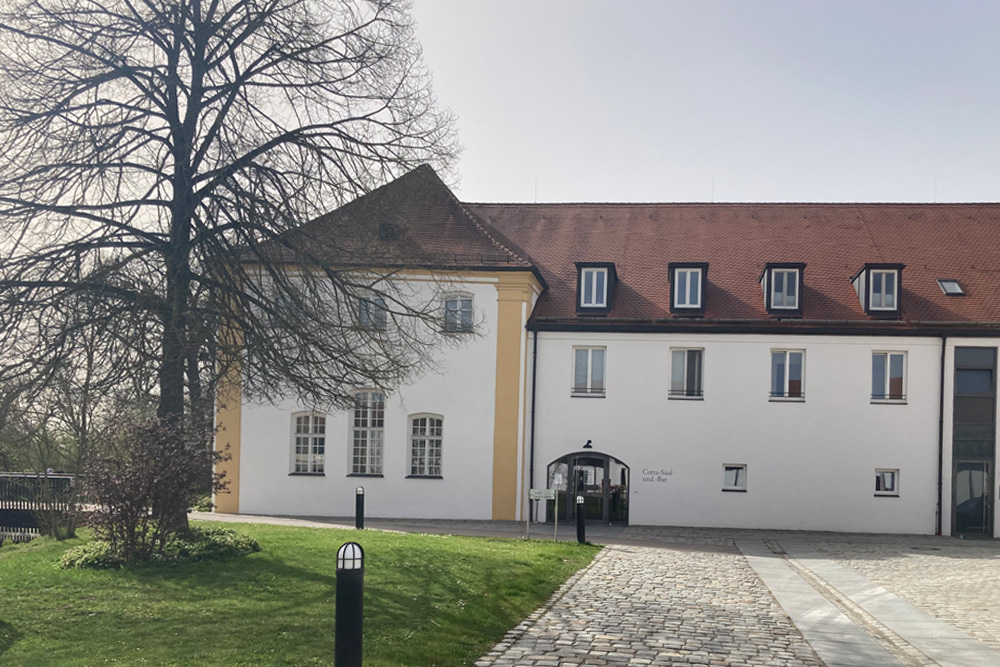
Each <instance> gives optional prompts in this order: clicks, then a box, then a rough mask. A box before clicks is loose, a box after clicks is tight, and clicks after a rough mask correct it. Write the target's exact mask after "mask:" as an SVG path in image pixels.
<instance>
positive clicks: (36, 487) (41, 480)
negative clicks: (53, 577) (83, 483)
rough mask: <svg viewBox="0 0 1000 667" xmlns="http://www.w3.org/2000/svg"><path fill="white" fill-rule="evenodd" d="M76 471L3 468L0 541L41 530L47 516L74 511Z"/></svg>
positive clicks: (20, 538) (0, 474) (26, 536)
mask: <svg viewBox="0 0 1000 667" xmlns="http://www.w3.org/2000/svg"><path fill="white" fill-rule="evenodd" d="M73 481H74V480H73V475H61V474H45V473H18V472H0V545H3V543H4V542H27V541H28V540H30V539H32V538H33V537H37V536H38V535H40V534H41V532H42V528H43V522H44V520H45V517H53V516H57V515H60V514H65V513H66V512H69V511H72V509H73V504H74V498H73V496H74V489H73Z"/></svg>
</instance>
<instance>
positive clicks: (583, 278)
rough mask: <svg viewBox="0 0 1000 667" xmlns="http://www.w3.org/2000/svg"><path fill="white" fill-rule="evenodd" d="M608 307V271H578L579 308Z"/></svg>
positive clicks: (593, 268)
mask: <svg viewBox="0 0 1000 667" xmlns="http://www.w3.org/2000/svg"><path fill="white" fill-rule="evenodd" d="M607 305H608V269H607V268H605V267H589V268H582V269H580V307H581V308H606V307H607Z"/></svg>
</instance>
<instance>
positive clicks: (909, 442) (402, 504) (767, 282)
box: [217, 167, 1000, 536]
mask: <svg viewBox="0 0 1000 667" xmlns="http://www.w3.org/2000/svg"><path fill="white" fill-rule="evenodd" d="M385 200H391V201H393V202H394V204H395V206H396V207H395V208H394V209H393V210H394V211H395V213H394V215H393V217H394V219H393V220H392V221H391V223H392V224H393V225H396V226H397V227H398V228H399V229H402V230H405V231H406V241H407V242H408V243H411V244H412V245H413V247H414V248H416V249H418V250H419V251H420V253H419V256H421V257H423V258H425V260H424V261H422V262H419V263H416V262H414V263H413V264H412V265H407V266H405V267H401V266H399V265H398V264H394V265H392V268H394V269H395V270H402V271H404V272H405V275H407V276H409V277H410V278H411V279H412V280H414V281H420V280H426V279H427V277H428V276H433V277H435V278H436V279H437V280H439V281H444V282H445V284H446V286H447V288H446V289H445V290H444V291H443V293H442V297H441V298H442V300H443V301H445V303H443V304H442V307H443V308H445V311H446V312H447V313H448V317H447V322H448V323H447V325H446V328H448V329H450V331H449V333H450V334H453V335H455V336H456V337H458V338H460V339H463V338H464V339H465V340H464V344H462V345H458V346H447V347H444V348H442V349H441V350H440V351H439V369H440V371H439V372H437V373H428V374H425V375H423V376H421V377H420V378H419V379H418V380H416V381H415V382H414V383H413V384H412V385H409V386H403V387H399V388H398V389H397V390H395V391H393V392H391V393H390V394H389V395H387V396H382V395H381V394H375V393H374V392H372V391H370V390H366V388H364V387H359V388H358V403H357V407H356V408H355V409H354V410H353V411H348V412H342V411H332V410H322V409H320V410H317V409H316V408H315V407H306V406H301V405H297V404H296V403H295V402H294V401H293V400H288V401H284V402H281V403H280V404H278V405H269V404H268V405H255V404H250V403H245V402H243V403H242V405H238V406H237V404H239V403H241V402H240V401H230V402H229V407H227V408H226V409H224V410H220V416H219V418H220V425H221V426H222V427H223V429H224V430H222V431H221V434H220V438H219V440H220V444H223V443H225V444H229V445H230V447H231V451H232V452H233V453H234V458H233V460H232V461H231V462H229V463H228V464H225V465H226V466H227V474H228V477H229V479H230V480H231V488H230V493H228V494H220V495H219V497H218V498H217V503H218V506H219V509H220V511H232V512H237V511H238V512H244V513H275V514H290V515H327V516H348V515H350V514H352V512H353V507H354V504H353V503H354V492H355V487H356V486H358V485H362V486H364V487H365V489H366V491H367V503H368V504H367V509H368V514H369V515H370V516H384V517H423V518H474V519H489V518H493V519H520V520H523V519H524V518H525V517H526V515H527V513H528V512H529V511H533V512H534V516H535V517H536V518H537V519H539V520H546V519H548V520H551V518H552V516H553V514H554V510H555V506H556V503H554V502H552V501H549V502H548V503H546V505H545V506H541V503H539V505H540V506H538V507H531V504H530V503H529V502H528V501H527V495H528V494H527V491H528V489H529V488H539V487H550V488H551V487H553V486H558V487H559V488H560V491H561V493H560V495H559V503H558V506H559V509H560V513H561V516H563V517H569V516H572V515H573V512H574V511H575V506H574V504H573V503H572V499H574V498H575V497H576V496H578V495H582V496H584V498H585V508H586V512H587V516H588V518H590V519H593V520H599V521H606V522H628V523H632V524H644V525H682V526H725V527H748V528H781V529H810V530H837V531H862V532H905V533H934V532H941V533H943V534H963V535H982V536H997V535H1000V526H998V525H997V521H998V517H997V512H996V511H995V507H996V505H995V498H996V495H997V482H996V477H995V474H994V472H995V467H996V458H995V441H996V423H997V401H996V386H997V382H996V374H997V373H996V370H997V348H998V346H1000V289H998V288H1000V205H971V204H969V205H942V204H934V205H929V204H928V205H920V204H899V205H897V204H857V205H855V204H648V205H647V204H468V203H464V204H463V203H460V202H458V201H457V200H456V199H455V198H454V196H453V195H452V194H451V192H450V191H448V189H447V188H446V186H445V185H444V184H443V183H442V182H441V181H440V180H439V179H438V178H437V176H436V175H435V174H434V173H433V171H432V170H430V169H429V168H428V167H421V168H419V169H417V170H415V171H414V172H411V173H410V174H408V175H406V176H404V177H402V178H401V179H399V180H397V181H395V182H393V183H391V184H389V185H387V186H385V187H383V188H381V189H379V190H377V191H375V192H373V193H371V194H370V195H368V196H366V197H364V198H362V199H361V200H359V201H358V202H356V203H355V204H354V205H353V209H352V214H353V215H355V216H357V215H358V212H359V210H361V211H362V212H363V211H364V210H378V211H379V212H380V218H379V219H377V220H375V219H373V221H372V224H384V223H385V219H384V215H385V210H386V209H385V207H380V206H378V204H379V202H382V201H385ZM366 207H368V208H367V209H366ZM334 215H336V214H334ZM373 268H380V267H373ZM381 268H384V267H381ZM472 319H474V320H475V321H476V323H477V331H478V333H477V335H471V334H466V333H464V330H465V328H466V326H467V324H468V323H469V322H470V321H471V320H472ZM317 448H318V449H317ZM317 451H319V452H321V453H320V454H318V455H317V454H316V452H317ZM529 508H530V509H529Z"/></svg>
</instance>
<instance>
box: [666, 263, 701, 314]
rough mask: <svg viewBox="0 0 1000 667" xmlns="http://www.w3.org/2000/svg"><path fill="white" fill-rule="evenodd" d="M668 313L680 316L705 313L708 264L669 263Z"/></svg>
mask: <svg viewBox="0 0 1000 667" xmlns="http://www.w3.org/2000/svg"><path fill="white" fill-rule="evenodd" d="M668 268H669V270H670V311H671V312H673V313H678V314H682V315H700V314H702V313H704V312H705V280H706V277H707V275H708V264H704V263H699V264H682V263H671V264H669V265H668Z"/></svg>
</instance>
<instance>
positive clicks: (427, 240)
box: [296, 166, 1000, 335]
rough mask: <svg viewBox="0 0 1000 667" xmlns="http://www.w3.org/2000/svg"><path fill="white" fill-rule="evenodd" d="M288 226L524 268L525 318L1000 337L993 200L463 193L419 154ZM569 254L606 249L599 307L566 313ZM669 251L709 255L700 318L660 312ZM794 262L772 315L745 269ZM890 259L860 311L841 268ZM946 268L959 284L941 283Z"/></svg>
mask: <svg viewBox="0 0 1000 667" xmlns="http://www.w3.org/2000/svg"><path fill="white" fill-rule="evenodd" d="M296 234H298V235H300V236H299V237H296V238H299V241H301V240H302V239H305V240H306V241H307V242H308V243H310V244H314V245H315V246H316V247H317V248H319V249H320V250H319V252H322V253H330V254H331V255H333V254H335V256H339V257H341V258H343V257H350V258H351V259H350V260H349V261H348V262H345V263H353V264H365V263H368V264H372V263H375V264H382V265H385V264H390V265H414V264H416V265H421V266H438V267H449V268H473V269H474V268H483V269H496V268H497V267H501V268H505V269H522V270H532V271H535V272H536V273H537V274H538V275H540V276H541V277H542V278H543V279H544V281H545V282H546V283H547V285H546V290H545V292H544V293H543V295H542V297H541V298H540V300H539V302H538V304H537V306H536V307H535V310H534V313H533V315H532V326H539V327H543V328H544V327H548V328H558V327H560V326H565V327H570V328H572V327H581V326H586V327H589V328H604V327H625V328H628V327H634V328H637V329H640V330H642V329H643V328H644V327H645V328H650V329H653V330H656V329H670V328H678V327H687V326H711V327H715V328H719V327H723V326H729V327H736V328H737V329H739V328H740V327H743V329H740V330H744V329H748V330H752V329H754V328H755V327H756V328H758V329H759V328H765V329H768V330H771V329H774V328H782V329H794V330H800V329H803V328H816V327H819V328H825V329H831V328H838V327H839V328H844V329H846V330H856V329H859V328H860V329H868V328H869V327H875V328H878V329H879V330H882V331H887V330H893V329H900V330H909V329H913V328H918V327H920V328H923V327H930V328H937V329H943V328H947V327H949V326H953V325H954V326H957V327H958V328H959V329H960V330H963V331H966V330H973V329H981V330H989V331H992V332H993V333H994V334H995V335H1000V328H998V327H1000V204H482V203H477V204H469V203H466V204H463V203H460V202H459V201H458V200H457V199H456V198H455V196H454V195H453V194H452V193H451V191H450V190H449V189H448V188H447V186H445V184H444V183H443V182H442V181H441V180H440V179H439V178H438V177H437V175H436V174H435V173H434V171H433V170H432V169H431V168H430V167H427V166H423V167H419V168H417V169H416V170H414V171H412V172H410V173H409V174H407V175H405V176H403V177H402V178H400V179H397V180H396V181H393V182H392V183H390V184H388V185H386V186H383V187H382V188H379V189H378V190H375V191H373V192H372V193H370V194H368V195H366V196H365V197H362V198H360V199H358V200H356V201H355V202H352V203H350V204H348V205H346V206H343V207H341V208H340V209H338V210H336V211H334V212H333V213H330V214H328V215H326V216H323V217H321V218H319V219H317V220H315V221H313V222H311V223H309V224H307V225H304V226H303V227H302V228H300V229H299V230H296ZM576 262H614V264H615V267H616V269H617V273H618V278H619V283H618V286H617V293H616V297H615V301H614V303H613V304H612V308H611V311H610V312H609V313H608V314H607V315H606V316H605V317H599V318H595V317H587V316H579V315H578V314H577V312H576V280H577V275H576V267H575V263H576ZM671 262H707V263H708V265H709V266H708V273H707V284H706V286H705V290H704V298H705V304H706V310H705V314H704V316H703V317H700V318H695V319H692V318H691V317H690V316H684V315H679V314H671V312H670V303H669V300H670V289H669V272H668V269H667V265H668V264H669V263H671ZM769 262H803V263H805V264H806V267H805V270H804V276H803V286H802V303H803V312H802V316H801V318H799V319H797V320H796V321H794V322H789V321H782V322H777V318H776V317H775V316H772V315H769V314H768V313H767V312H766V311H765V309H764V298H763V295H762V291H761V287H760V285H759V283H758V278H759V276H760V274H761V270H762V269H763V267H764V265H765V264H767V263H769ZM869 263H898V264H904V265H905V267H906V268H904V269H903V271H902V276H901V283H902V294H901V304H902V317H901V319H900V320H899V321H896V322H886V321H885V320H884V319H883V320H879V319H876V318H873V317H870V316H868V315H866V314H865V312H864V310H863V309H862V307H861V304H860V303H859V301H858V297H857V294H856V293H855V291H854V287H853V285H852V284H851V278H852V276H854V275H855V274H856V273H857V272H858V270H859V269H861V268H862V267H863V266H864V265H865V264H869ZM939 278H956V279H958V280H959V281H960V282H961V284H962V287H963V288H964V289H965V293H966V295H965V296H961V297H954V296H952V297H949V296H945V295H944V294H943V293H942V291H941V289H940V287H939V286H938V284H937V279H939Z"/></svg>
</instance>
